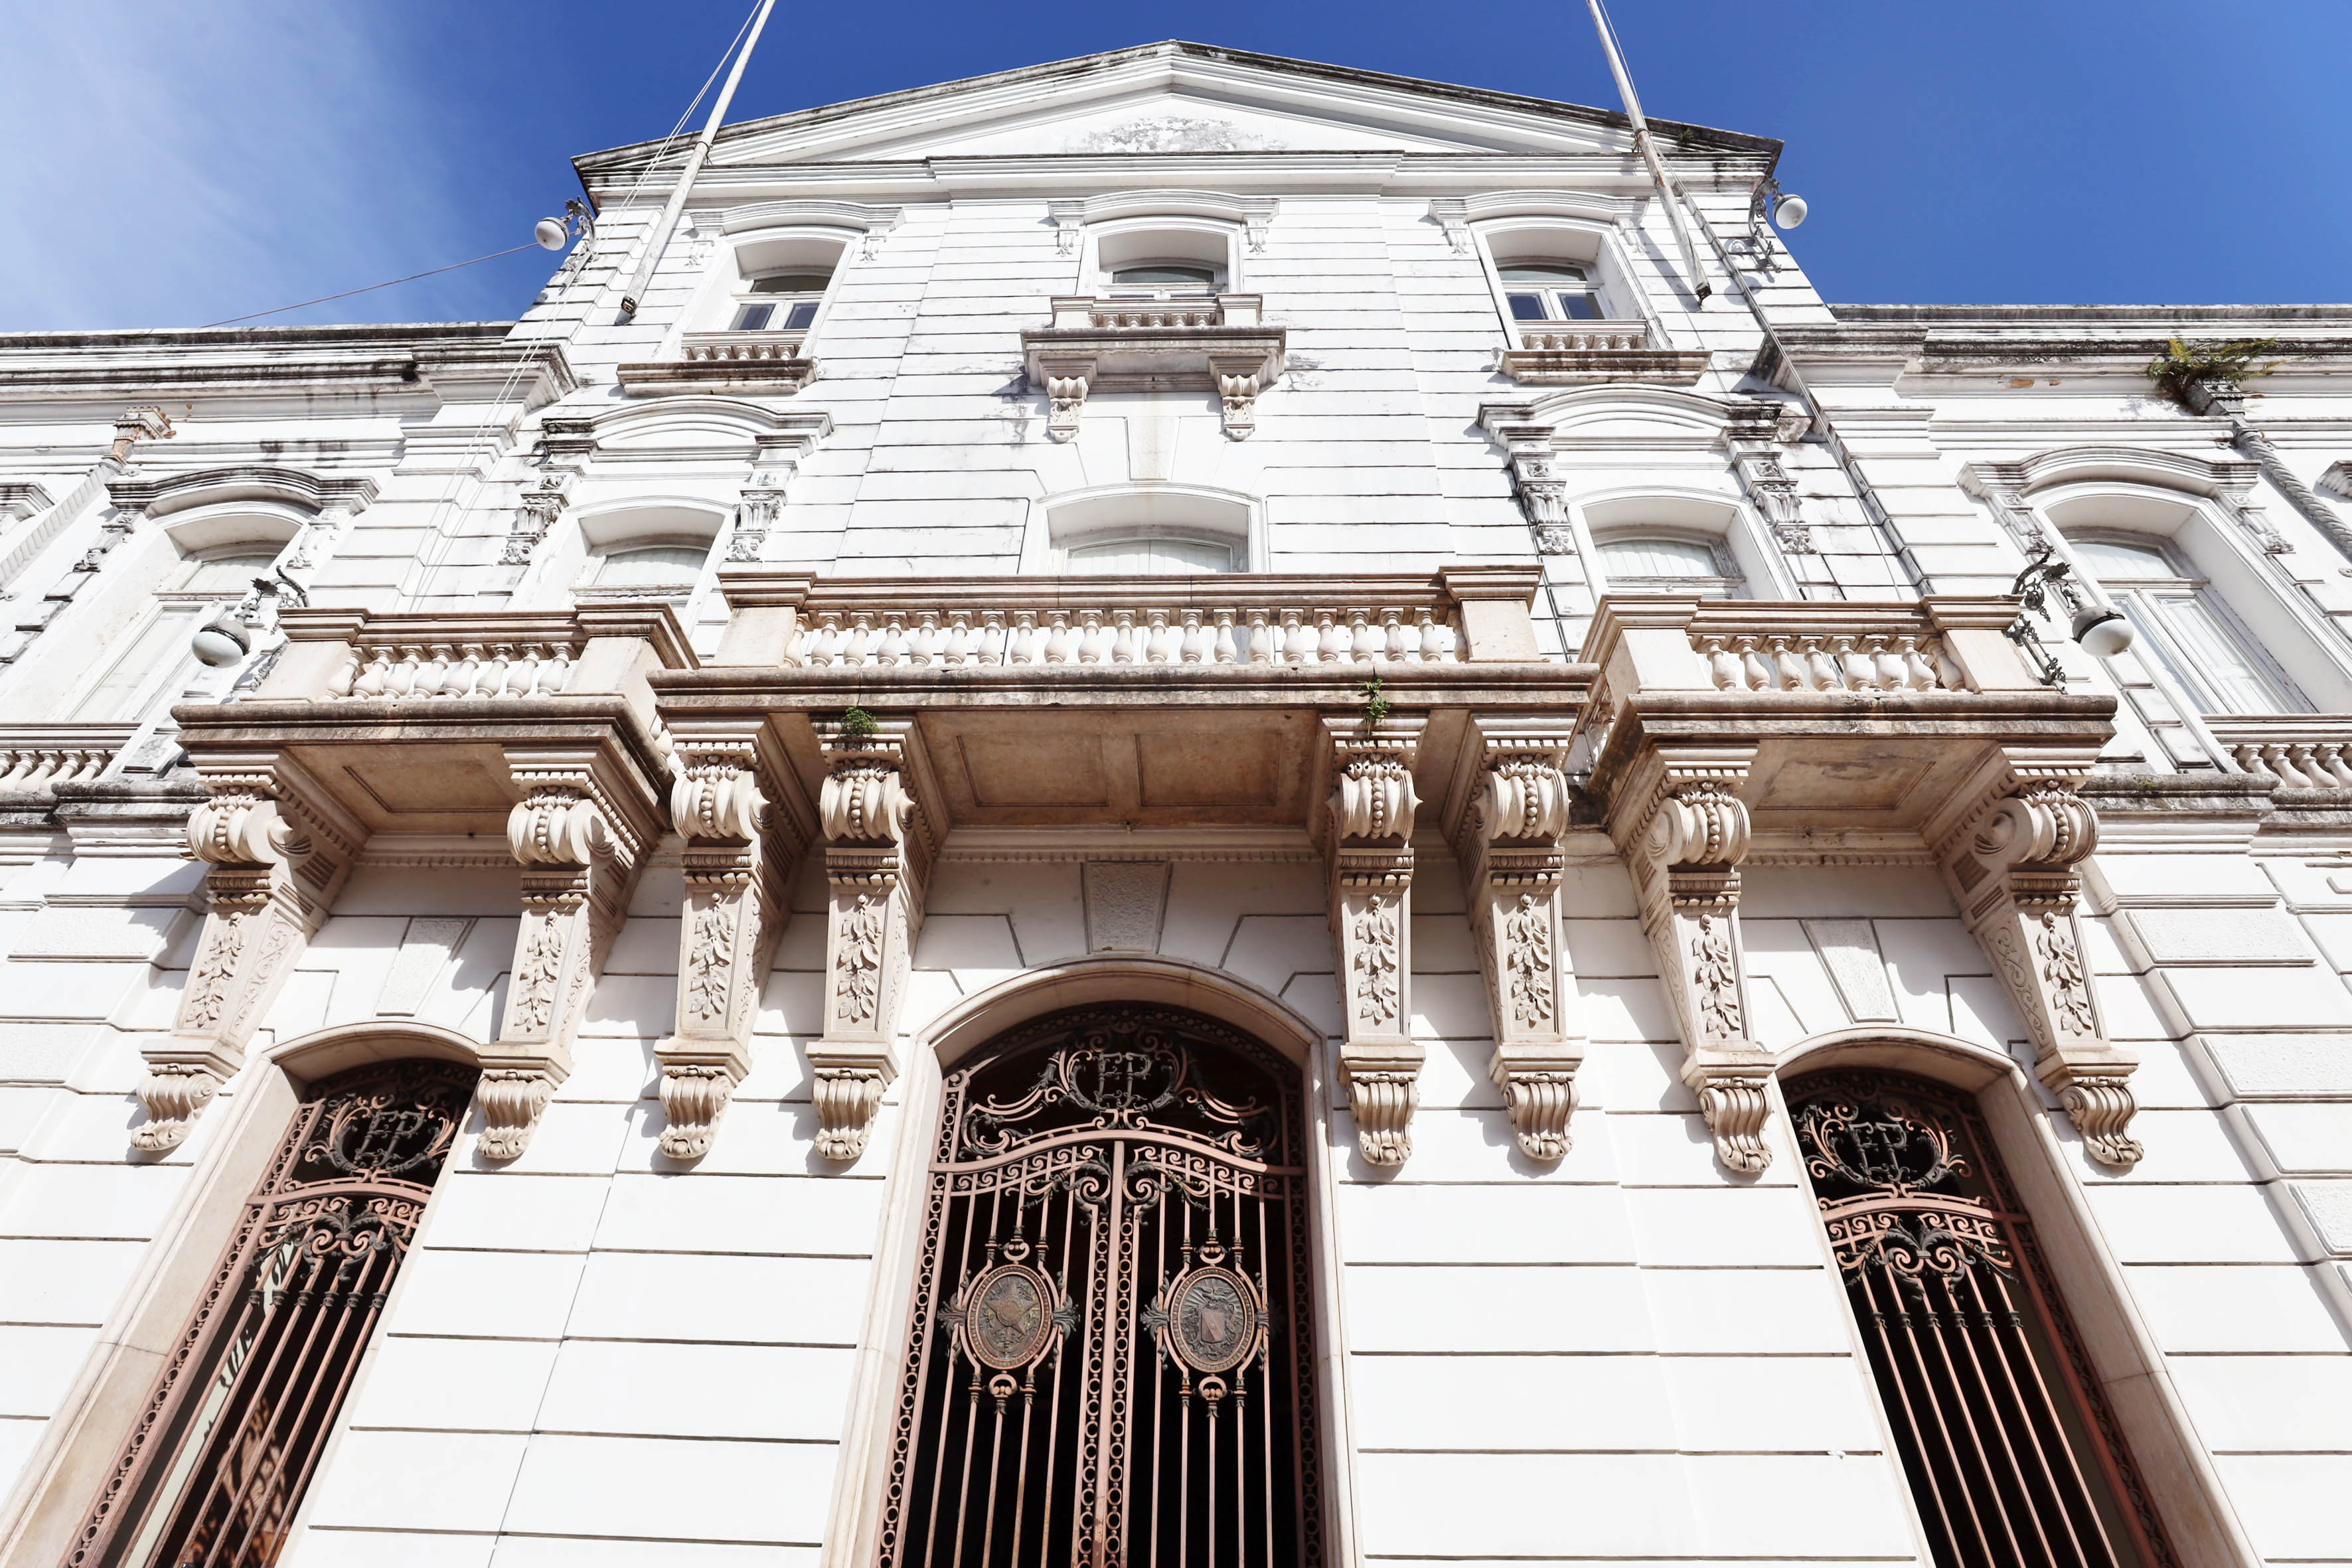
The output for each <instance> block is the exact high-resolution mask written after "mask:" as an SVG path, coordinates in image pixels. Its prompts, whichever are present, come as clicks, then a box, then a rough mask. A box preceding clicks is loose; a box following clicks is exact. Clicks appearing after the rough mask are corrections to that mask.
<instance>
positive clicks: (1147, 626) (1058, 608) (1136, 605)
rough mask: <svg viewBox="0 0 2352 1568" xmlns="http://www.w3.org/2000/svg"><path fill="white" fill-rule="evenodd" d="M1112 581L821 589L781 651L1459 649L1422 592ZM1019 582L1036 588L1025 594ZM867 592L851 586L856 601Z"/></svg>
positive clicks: (1118, 653)
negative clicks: (979, 595)
mask: <svg viewBox="0 0 2352 1568" xmlns="http://www.w3.org/2000/svg"><path fill="white" fill-rule="evenodd" d="M1165 583H1166V580H1165V579H1161V580H1160V583H1159V584H1152V585H1143V584H1117V585H1114V584H1106V585H1105V587H1104V589H1103V590H1102V592H1101V593H1100V595H1098V596H1092V597H1088V596H1085V595H1083V591H1082V590H1074V589H1073V587H1072V585H1071V584H1067V583H1057V584H1055V591H1054V592H1053V593H1052V594H1050V595H1048V594H1045V593H1039V592H1036V591H1034V587H1033V585H1030V584H1019V585H1017V586H1015V588H1014V591H1013V592H1012V593H1008V594H990V595H986V597H985V600H984V602H980V603H971V602H959V601H956V600H948V601H939V600H935V599H931V598H930V597H929V596H928V595H926V596H923V597H914V596H911V595H904V594H903V593H900V594H898V595H894V597H895V598H896V599H897V600H898V602H895V603H885V604H876V603H865V602H851V603H840V602H837V601H835V598H834V595H832V594H829V593H828V594H824V595H820V596H813V598H812V601H811V603H810V604H809V605H808V607H807V610H806V612H805V616H804V618H803V623H802V625H801V626H800V628H799V630H798V632H797V633H796V635H795V636H794V637H793V640H792V642H791V644H790V645H789V646H788V648H787V651H786V655H785V661H786V662H787V663H791V664H798V665H805V666H812V667H816V668H827V667H840V666H861V667H871V666H887V665H901V664H904V665H927V664H928V665H1009V666H1024V665H1025V666H1038V665H1136V666H1145V665H1220V664H1223V665H1285V664H1289V665H1297V664H1336V663H1357V664H1445V663H1454V662H1456V661H1459V660H1461V659H1462V658H1465V651H1464V642H1465V639H1464V637H1463V636H1462V631H1461V625H1460V621H1459V618H1458V616H1456V615H1455V613H1454V607H1453V606H1452V605H1450V604H1447V603H1446V602H1444V599H1443V598H1442V597H1439V596H1435V595H1430V594H1428V593H1427V592H1426V584H1423V585H1422V586H1423V593H1421V594H1420V595H1413V596H1407V595H1393V596H1389V597H1382V596H1379V595H1377V593H1375V594H1373V595H1364V596H1362V597H1358V596H1357V595H1354V594H1351V593H1350V592H1349V590H1348V589H1347V588H1346V587H1345V586H1342V585H1339V584H1329V583H1324V584H1318V586H1317V587H1316V588H1313V589H1295V590H1293V591H1292V592H1289V593H1278V592H1277V593H1271V594H1270V593H1268V592H1266V590H1265V588H1264V587H1263V586H1259V585H1256V584H1253V585H1252V586H1251V587H1249V588H1236V589H1234V590H1233V591H1231V592H1229V593H1225V594H1218V593H1216V592H1215V591H1214V590H1213V589H1205V588H1204V589H1203V590H1202V591H1197V592H1196V591H1193V590H1191V589H1187V588H1172V589H1171V588H1170V587H1168V586H1165V585H1164V584H1165ZM1023 588H1030V589H1031V591H1030V592H1028V593H1026V594H1024V593H1023V592H1022V591H1021V590H1022V589H1023ZM864 598H865V595H856V600H858V601H862V600H863V599H864Z"/></svg>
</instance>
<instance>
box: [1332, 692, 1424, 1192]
mask: <svg viewBox="0 0 2352 1568" xmlns="http://www.w3.org/2000/svg"><path fill="white" fill-rule="evenodd" d="M1427 722H1428V721H1427V720H1425V719H1421V718H1412V719H1406V718H1398V717H1391V718H1386V719H1382V720H1381V721H1378V722H1377V723H1375V722H1373V721H1370V720H1360V719H1352V718H1350V719H1339V718H1334V717H1330V716H1328V715H1327V716H1326V717H1325V719H1324V721H1323V724H1324V729H1325V731H1326V733H1327V735H1328V739H1329V743H1330V749H1331V775H1332V779H1331V795H1330V799H1329V802H1328V805H1327V806H1326V809H1325V824H1326V835H1327V848H1328V855H1329V858H1330V868H1331V899H1330V918H1331V930H1332V934H1333V938H1334V957H1335V958H1336V960H1337V962H1338V964H1339V1007H1340V1013H1341V1015H1342V1016H1343V1017H1344V1018H1345V1020H1346V1026H1347V1037H1346V1040H1345V1042H1344V1043H1343V1044H1342V1046H1341V1047H1340V1050H1339V1076H1340V1079H1342V1080H1343V1081H1344V1082H1345V1083H1346V1084H1347V1086H1348V1100H1349V1109H1350V1110H1352V1111H1353V1113H1354V1115H1355V1119H1356V1141H1357V1143H1358V1145H1359V1146H1360V1148H1361V1149H1362V1150H1363V1153H1364V1158H1365V1159H1366V1160H1367V1161H1369V1162H1370V1163H1372V1164H1375V1165H1401V1164H1402V1163H1404V1162H1405V1159H1406V1157H1407V1156H1408V1155H1410V1154H1411V1153H1412V1113H1413V1110H1414V1109H1415V1108H1416V1107H1417V1106H1419V1105H1420V1103H1421V1064H1422V1058H1423V1051H1422V1047H1421V1045H1420V1043H1419V1042H1418V1041H1416V1040H1415V1039H1414V1038H1413V1037H1412V819H1413V814H1414V812H1415V811H1416V810H1417V809H1418V808H1419V805H1420V798H1419V797H1418V796H1417V795H1415V794H1414V793H1413V786H1412V766H1413V762H1414V759H1415V758H1416V756H1417V755H1418V754H1419V751H1420V746H1421V735H1422V731H1423V729H1424V728H1425V727H1426V725H1427Z"/></svg>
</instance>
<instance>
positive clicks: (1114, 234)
mask: <svg viewBox="0 0 2352 1568" xmlns="http://www.w3.org/2000/svg"><path fill="white" fill-rule="evenodd" d="M1248 248H1249V247H1248V246H1247V245H1246V244H1244V231H1243V226H1242V225H1240V224H1238V223H1234V222H1229V221H1227V220H1225V219H1223V218H1213V217H1202V216H1194V215H1192V214H1185V213H1170V214H1167V215H1164V216H1160V215H1140V216H1133V217H1119V218H1108V219H1105V220H1103V221H1101V222H1097V223H1089V224H1087V226H1086V238H1085V242H1084V243H1083V244H1082V245H1081V246H1080V247H1078V250H1079V257H1078V275H1077V280H1076V291H1077V292H1078V293H1081V294H1086V295H1089V296H1092V297H1093V298H1096V299H1103V300H1109V299H1184V300H1199V299H1207V298H1213V297H1214V296H1216V295H1220V294H1233V293H1239V292H1243V291H1244V286H1243V283H1242V258H1243V256H1244V253H1245V252H1246V251H1247V250H1248ZM1178 268H1183V269H1191V268H1202V269H1205V270H1206V271H1207V272H1208V273H1209V275H1210V276H1209V279H1208V283H1207V286H1206V288H1205V289H1203V288H1202V286H1200V285H1199V284H1198V283H1196V282H1191V281H1187V282H1185V283H1182V284H1176V283H1154V282H1149V281H1144V280H1137V281H1135V282H1132V283H1124V284H1123V283H1122V282H1121V280H1120V279H1119V276H1118V275H1119V274H1120V273H1122V272H1130V271H1135V270H1141V269H1151V270H1162V271H1164V270H1172V269H1178Z"/></svg>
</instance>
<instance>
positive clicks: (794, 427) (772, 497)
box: [727, 414, 833, 561]
mask: <svg viewBox="0 0 2352 1568" xmlns="http://www.w3.org/2000/svg"><path fill="white" fill-rule="evenodd" d="M783 424H784V426H785V427H784V428H782V429H781V430H776V431H772V432H769V433H767V434H764V435H762V436H761V437H759V438H758V441H757V445H756V447H755V449H754V451H753V453H752V457H751V479H750V480H749V481H748V482H747V483H745V485H744V487H743V492H742V496H741V503H742V504H741V505H740V508H739V509H738V510H737V511H736V513H735V527H734V531H732V532H731V533H730V534H729V535H728V538H727V559H728V560H730V561H757V560H759V559H760V556H761V552H762V551H763V550H764V549H765V547H766V545H767V542H768V534H769V533H770V531H772V530H773V529H774V528H775V526H776V520H777V518H778V516H779V515H780V514H781V513H782V510H783V505H784V492H785V490H786V489H789V488H790V487H791V485H792V482H793V476H794V475H795V474H797V473H798V472H799V471H800V466H801V459H803V458H806V457H807V456H808V455H809V453H811V452H812V451H814V450H815V448H816V444H817V442H818V441H819V440H821V439H823V438H824V436H825V435H826V434H827V433H828V432H830V431H831V430H832V428H833V421H832V419H831V418H830V417H829V416H825V415H822V414H820V415H817V416H814V417H813V418H812V417H811V416H806V415H797V416H784V418H783Z"/></svg>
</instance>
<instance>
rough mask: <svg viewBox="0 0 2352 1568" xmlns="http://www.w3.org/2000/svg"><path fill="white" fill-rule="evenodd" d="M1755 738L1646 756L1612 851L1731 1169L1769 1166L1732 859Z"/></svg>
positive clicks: (1741, 835) (1687, 1065)
mask: <svg viewBox="0 0 2352 1568" xmlns="http://www.w3.org/2000/svg"><path fill="white" fill-rule="evenodd" d="M1754 756H1755V748H1753V747H1752V746H1748V747H1741V746H1725V747H1706V748H1696V747H1694V748H1688V749H1678V750H1675V751H1672V752H1660V753H1656V754H1654V756H1652V757H1650V758H1647V759H1645V760H1644V765H1643V769H1642V774H1643V777H1642V779H1641V781H1640V782H1639V783H1638V784H1637V785H1636V787H1635V788H1634V789H1633V790H1632V791H1630V792H1628V794H1629V795H1630V799H1629V800H1628V802H1627V804H1628V805H1632V803H1633V801H1635V800H1638V801H1640V802H1641V803H1642V804H1641V805H1639V807H1638V808H1636V809H1630V810H1622V811H1620V812H1618V813H1616V814H1615V821H1614V822H1612V832H1613V833H1614V835H1615V837H1616V838H1617V843H1618V849H1619V852H1620V853H1621V854H1622V855H1623V857H1624V858H1625V861H1626V864H1627V866H1628V867H1629V868H1630V869H1631V870H1632V871H1633V888H1634V891H1635V892H1636V894H1638V895H1639V897H1640V899H1641V904H1642V929H1643V931H1644V932H1645V933H1646V934H1647V935H1648V937H1649V939H1650V950H1651V952H1653V953H1654V954H1655V956H1656V958H1657V961H1658V979H1659V982H1660V984H1664V986H1665V988H1666V999H1667V1001H1668V1002H1669V1003H1670V1004H1671V1005H1673V1007H1674V1012H1675V1026H1677V1027H1678V1028H1679V1029H1680V1030H1681V1032H1682V1037H1683V1070H1682V1079H1683V1082H1684V1084H1685V1085H1686V1086H1687V1087H1688V1088H1689V1089H1690V1091H1691V1092H1692V1093H1693V1094H1695V1095H1696V1096H1697V1097H1698V1105H1699V1110H1700V1111H1701V1112H1702V1113H1704V1114H1705V1116H1706V1125H1707V1129H1708V1131H1711V1132H1713V1133H1714V1134H1715V1152H1716V1157H1717V1159H1719V1160H1721V1161H1722V1162H1723V1163H1724V1164H1725V1166H1726V1167H1727V1168H1728V1169H1730V1170H1734V1171H1741V1172H1755V1171H1760V1170H1762V1169H1764V1167H1765V1166H1766V1165H1768V1164H1769V1163H1771V1160H1772V1151H1771V1149H1770V1147H1769V1145H1767V1144H1766V1142H1764V1122H1765V1118H1766V1114H1767V1110H1768V1102H1767V1100H1766V1099H1765V1093H1764V1089H1765V1084H1766V1082H1767V1080H1769V1078H1770V1077H1771V1073H1772V1053H1771V1052H1769V1051H1768V1050H1765V1049H1764V1048H1763V1047H1760V1046H1759V1045H1758V1044H1757V1043H1756V1042H1755V1041H1754V1040H1753V1039H1751V1038H1750V1037H1748V977H1747V969H1746V955H1745V952H1744V949H1743V947H1742V945H1741V941H1740V934H1739V862H1740V861H1741V860H1742V859H1743V858H1746V856H1747V854H1748V807H1747V805H1746V803H1744V802H1743V801H1741V799H1740V798H1739V793H1738V792H1739V788H1740V785H1741V784H1743V783H1745V782H1746V780H1747V777H1748V764H1749V763H1750V762H1751V761H1752V760H1753V758H1754Z"/></svg>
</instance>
